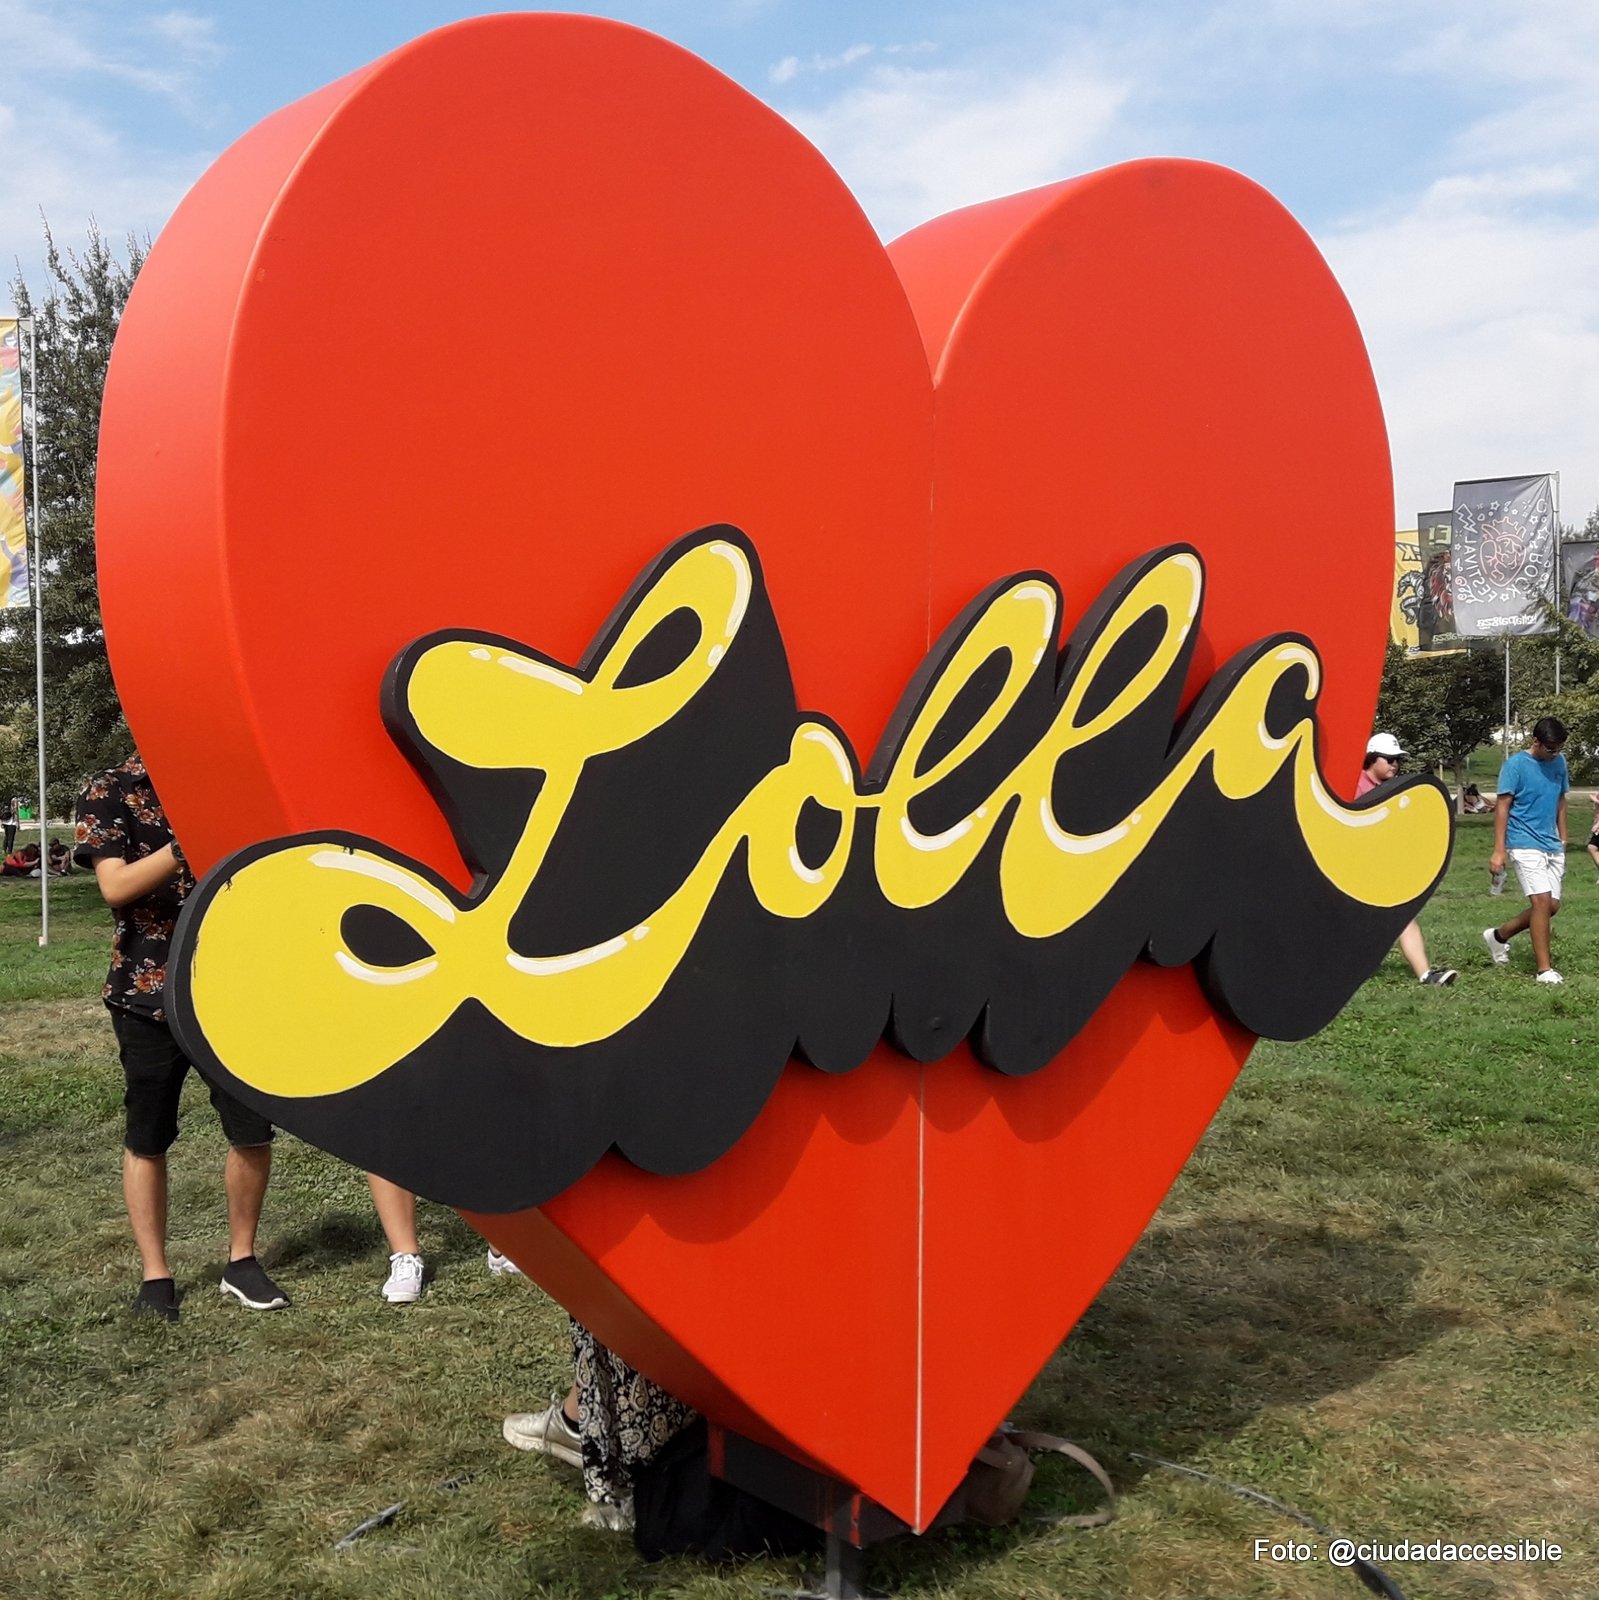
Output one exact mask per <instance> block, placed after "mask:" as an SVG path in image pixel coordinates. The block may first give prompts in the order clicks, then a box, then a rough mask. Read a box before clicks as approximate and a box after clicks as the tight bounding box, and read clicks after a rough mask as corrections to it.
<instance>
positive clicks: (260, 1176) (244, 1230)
mask: <svg viewBox="0 0 1599 1600" xmlns="http://www.w3.org/2000/svg"><path fill="white" fill-rule="evenodd" d="M271 1172H272V1146H271V1145H269V1144H253V1145H250V1146H248V1147H246V1148H244V1149H240V1148H239V1147H238V1146H237V1145H230V1146H229V1147H228V1160H227V1165H226V1166H224V1167H223V1169H222V1184H223V1187H224V1188H225V1189H226V1190H227V1194H228V1260H229V1261H242V1260H243V1259H244V1258H245V1257H246V1256H253V1255H254V1254H255V1230H256V1228H257V1227H258V1226H259V1224H260V1221H261V1202H262V1201H263V1200H265V1199H266V1191H267V1178H268V1177H269V1176H270V1175H271Z"/></svg>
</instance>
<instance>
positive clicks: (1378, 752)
mask: <svg viewBox="0 0 1599 1600" xmlns="http://www.w3.org/2000/svg"><path fill="white" fill-rule="evenodd" d="M1366 754H1367V755H1368V756H1387V757H1388V759H1389V760H1390V761H1392V760H1393V759H1394V758H1395V757H1396V756H1402V755H1408V754H1409V752H1408V751H1406V750H1404V749H1401V748H1400V744H1399V741H1398V740H1397V739H1396V738H1394V736H1393V735H1392V734H1391V733H1374V734H1372V736H1371V737H1370V738H1369V739H1368V740H1367V741H1366Z"/></svg>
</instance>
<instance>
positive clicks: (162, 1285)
mask: <svg viewBox="0 0 1599 1600" xmlns="http://www.w3.org/2000/svg"><path fill="white" fill-rule="evenodd" d="M131 1309H132V1311H133V1314H134V1316H136V1317H160V1318H161V1320H162V1321H163V1322H176V1321H177V1320H178V1286H177V1285H176V1284H175V1283H174V1282H173V1281H172V1280H171V1279H170V1278H146V1279H145V1280H144V1282H143V1283H141V1284H140V1285H139V1293H138V1295H137V1297H136V1298H135V1299H134V1302H133V1305H132V1307H131Z"/></svg>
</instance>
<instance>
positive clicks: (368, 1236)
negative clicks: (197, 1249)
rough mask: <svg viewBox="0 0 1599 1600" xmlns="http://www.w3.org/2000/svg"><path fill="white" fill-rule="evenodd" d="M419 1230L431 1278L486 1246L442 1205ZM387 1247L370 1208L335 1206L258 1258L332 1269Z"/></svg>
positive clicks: (316, 1269)
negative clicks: (435, 1271)
mask: <svg viewBox="0 0 1599 1600" xmlns="http://www.w3.org/2000/svg"><path fill="white" fill-rule="evenodd" d="M418 1231H419V1232H420V1234H421V1236H422V1239H421V1242H422V1250H423V1254H424V1255H425V1256H426V1257H427V1262H428V1267H429V1276H430V1277H431V1276H432V1272H433V1269H434V1268H435V1266H436V1264H441V1263H453V1262H461V1261H469V1260H471V1259H472V1258H473V1257H474V1256H477V1255H479V1254H480V1253H481V1252H483V1251H484V1250H486V1249H487V1246H486V1245H485V1244H484V1242H483V1239H482V1237H481V1236H480V1235H479V1234H478V1232H477V1231H476V1230H475V1229H474V1228H470V1227H468V1226H467V1224H466V1223H464V1222H463V1221H462V1220H461V1219H460V1217H458V1216H457V1215H456V1214H455V1212H453V1211H448V1210H446V1209H445V1208H444V1207H442V1206H434V1207H429V1208H428V1210H427V1212H426V1213H425V1214H424V1215H423V1216H421V1217H420V1218H419V1219H418ZM387 1249H388V1246H387V1244H386V1243H385V1242H384V1238H383V1228H382V1226H381V1225H380V1224H379V1222H378V1218H377V1213H376V1212H375V1211H366V1212H354V1211H345V1210H337V1211H328V1212H324V1213H323V1214H322V1215H321V1216H319V1217H317V1218H316V1219H315V1220H314V1221H312V1222H309V1223H307V1224H306V1225H305V1226H303V1227H301V1228H298V1229H296V1230H295V1231H294V1232H292V1233H286V1234H284V1235H282V1236H281V1237H280V1238H278V1239H277V1240H276V1241H275V1242H274V1243H273V1244H272V1245H270V1246H268V1247H263V1250H262V1256H261V1259H262V1262H263V1264H264V1265H265V1266H267V1267H269V1268H271V1269H272V1270H274V1271H276V1270H277V1269H278V1268H280V1267H283V1268H290V1267H292V1268H296V1269H298V1270H299V1271H301V1272H331V1271H334V1270H336V1269H338V1268H339V1267H343V1266H347V1265H348V1264H349V1263H350V1262H352V1261H360V1260H363V1259H370V1258H371V1257H372V1256H373V1255H374V1254H375V1253H376V1254H381V1253H382V1252H383V1251H385V1250H387ZM221 1272H222V1269H221V1267H220V1265H219V1266H217V1267H216V1268H215V1269H214V1270H213V1271H212V1272H211V1277H212V1279H213V1280H214V1279H217V1278H220V1276H221Z"/></svg>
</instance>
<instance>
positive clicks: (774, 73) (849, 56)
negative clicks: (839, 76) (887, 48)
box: [766, 44, 873, 83]
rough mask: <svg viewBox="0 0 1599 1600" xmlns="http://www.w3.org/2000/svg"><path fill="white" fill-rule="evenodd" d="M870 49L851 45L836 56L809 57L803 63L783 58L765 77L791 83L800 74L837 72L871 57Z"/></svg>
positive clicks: (786, 57) (866, 46)
mask: <svg viewBox="0 0 1599 1600" xmlns="http://www.w3.org/2000/svg"><path fill="white" fill-rule="evenodd" d="M872 48H873V47H872V46H871V45H869V44H852V45H851V46H850V47H849V49H847V50H841V51H840V52H839V53H838V54H837V55H836V56H811V57H809V58H808V59H807V60H804V61H802V60H800V58H799V57H798V56H784V57H783V59H782V60H781V61H779V62H778V63H777V64H776V65H775V66H773V67H772V68H771V69H770V71H768V73H767V74H766V76H767V77H768V78H769V79H770V80H771V82H773V83H792V82H793V81H794V79H795V78H797V77H799V76H800V75H801V74H802V73H806V74H817V73H823V72H837V71H839V70H840V68H843V67H853V66H854V65H855V63H856V62H857V61H864V60H865V59H866V58H867V56H869V55H871V53H872Z"/></svg>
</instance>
